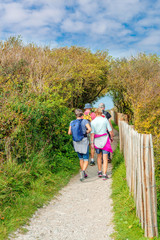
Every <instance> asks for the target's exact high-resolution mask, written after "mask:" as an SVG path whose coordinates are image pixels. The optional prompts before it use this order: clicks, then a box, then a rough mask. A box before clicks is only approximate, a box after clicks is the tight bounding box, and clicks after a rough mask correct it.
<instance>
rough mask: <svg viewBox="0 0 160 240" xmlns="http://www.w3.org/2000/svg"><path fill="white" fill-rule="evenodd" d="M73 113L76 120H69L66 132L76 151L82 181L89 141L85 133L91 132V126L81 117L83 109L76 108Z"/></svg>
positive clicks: (87, 157) (86, 164)
mask: <svg viewBox="0 0 160 240" xmlns="http://www.w3.org/2000/svg"><path fill="white" fill-rule="evenodd" d="M75 115H76V120H73V121H71V122H70V126H69V129H68V134H69V135H72V138H73V146H74V150H75V152H77V153H78V157H79V160H80V168H81V172H80V180H81V181H83V180H84V179H85V178H86V177H87V174H86V173H85V171H86V169H87V167H88V161H89V141H88V138H87V133H90V132H91V127H90V124H89V122H88V120H86V119H83V111H82V110H81V109H76V110H75Z"/></svg>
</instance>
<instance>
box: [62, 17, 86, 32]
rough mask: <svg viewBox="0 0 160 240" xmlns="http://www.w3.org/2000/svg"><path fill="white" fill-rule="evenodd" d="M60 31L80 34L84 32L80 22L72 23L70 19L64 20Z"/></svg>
mask: <svg viewBox="0 0 160 240" xmlns="http://www.w3.org/2000/svg"><path fill="white" fill-rule="evenodd" d="M61 29H62V30H64V31H65V32H74V33H77V32H80V31H83V32H84V31H85V25H84V23H83V22H80V21H72V20H71V19H66V20H65V21H64V22H63V23H62V25H61Z"/></svg>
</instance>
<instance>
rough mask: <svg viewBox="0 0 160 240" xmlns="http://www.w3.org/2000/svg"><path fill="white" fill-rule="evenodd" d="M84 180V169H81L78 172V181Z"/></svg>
mask: <svg viewBox="0 0 160 240" xmlns="http://www.w3.org/2000/svg"><path fill="white" fill-rule="evenodd" d="M83 180H84V171H81V172H80V181H83Z"/></svg>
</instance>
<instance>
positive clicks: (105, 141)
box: [91, 108, 113, 180]
mask: <svg viewBox="0 0 160 240" xmlns="http://www.w3.org/2000/svg"><path fill="white" fill-rule="evenodd" d="M95 114H96V118H95V119H94V120H93V121H92V122H91V128H92V131H91V147H92V148H94V147H95V149H96V153H97V164H98V177H103V180H106V179H107V178H108V176H107V168H108V152H113V151H112V148H111V144H110V140H109V137H108V133H107V129H108V131H109V133H110V135H111V140H112V139H113V131H112V128H111V126H110V124H109V121H108V119H107V118H104V117H103V116H102V109H101V108H97V109H96V111H95ZM102 153H103V175H102Z"/></svg>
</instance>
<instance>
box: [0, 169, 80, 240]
mask: <svg viewBox="0 0 160 240" xmlns="http://www.w3.org/2000/svg"><path fill="white" fill-rule="evenodd" d="M78 170H79V165H77V167H75V168H74V172H73V171H72V172H71V171H61V172H59V173H57V174H51V175H48V176H47V175H46V176H42V177H41V178H38V179H37V180H36V181H34V182H32V186H31V188H30V190H28V191H26V192H25V194H24V195H19V196H18V197H17V198H16V200H15V202H14V203H12V204H10V205H8V206H6V208H5V209H4V210H3V212H5V217H1V219H0V240H4V239H8V236H9V234H10V233H13V232H14V231H15V230H16V229H17V228H20V227H21V226H23V225H24V224H27V223H28V221H29V219H30V218H31V217H32V215H33V214H34V212H35V211H36V210H37V209H38V208H40V207H42V206H43V205H44V204H47V203H49V200H51V199H52V198H53V197H54V196H55V195H56V194H57V193H58V191H59V190H60V189H61V188H62V187H63V186H65V185H66V184H67V183H68V182H69V180H70V178H71V177H72V176H73V175H75V174H76V173H77V172H78ZM3 212H1V216H3ZM21 229H22V231H23V232H25V229H24V228H21Z"/></svg>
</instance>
